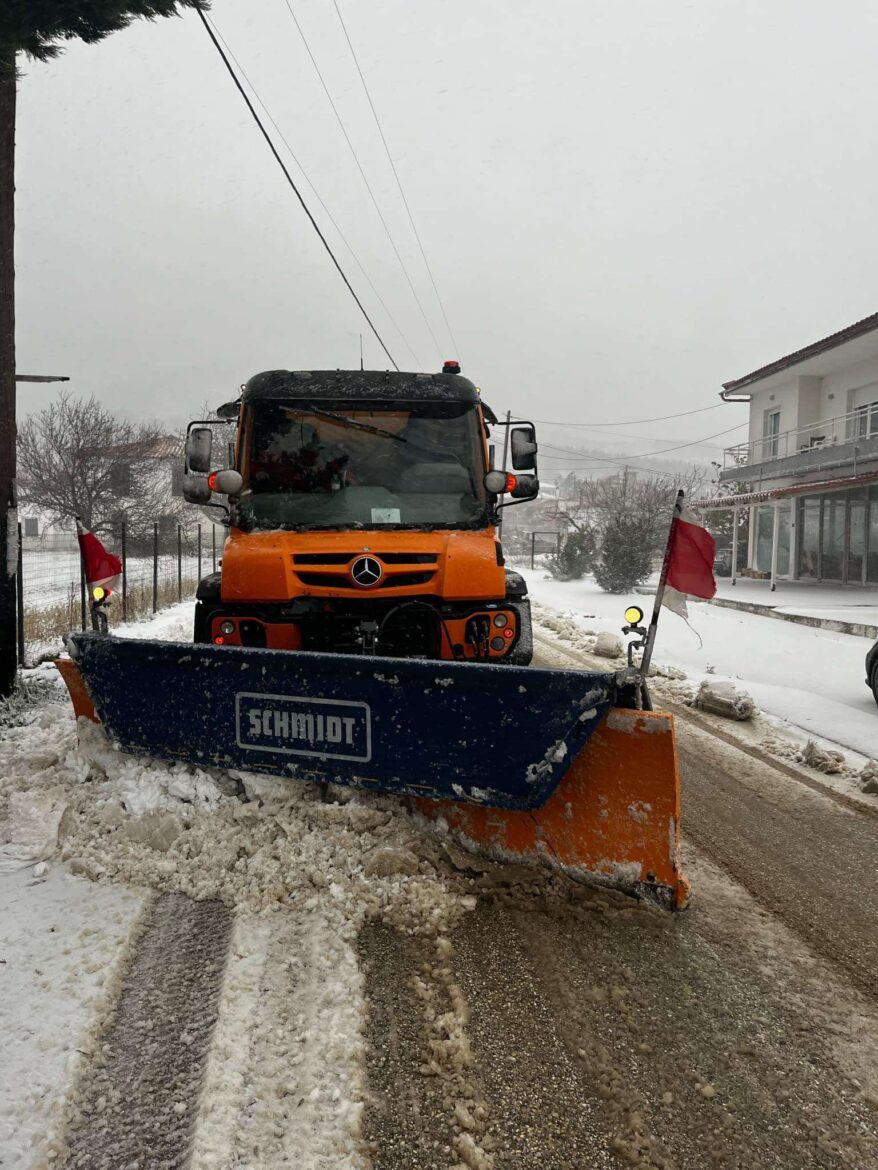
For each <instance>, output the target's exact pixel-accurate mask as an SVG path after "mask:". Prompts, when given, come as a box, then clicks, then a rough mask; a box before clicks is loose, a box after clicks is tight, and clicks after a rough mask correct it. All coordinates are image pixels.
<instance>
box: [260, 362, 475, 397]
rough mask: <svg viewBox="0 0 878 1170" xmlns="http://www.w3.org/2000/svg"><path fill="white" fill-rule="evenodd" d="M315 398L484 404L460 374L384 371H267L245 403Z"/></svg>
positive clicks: (470, 384) (473, 387)
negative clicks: (277, 399)
mask: <svg viewBox="0 0 878 1170" xmlns="http://www.w3.org/2000/svg"><path fill="white" fill-rule="evenodd" d="M272 398H275V399H276V398H283V399H289V398H301V399H304V400H307V401H313V400H314V399H315V398H335V399H344V398H350V399H351V400H360V401H362V400H363V399H368V398H374V399H376V401H384V402H388V401H390V402H395V401H403V402H404V401H409V402H480V401H481V399H480V398H479V392H478V390H476V388H475V386H474V385H473V383H472V382H470V380H469V379H468V378H463V377H461V376H460V374H404V373H397V372H396V371H382V370H266V371H265V373H262V374H254V375H253V377H252V378H251V379H250V380H249V382H247V384H246V385H245V386H244V402H258V401H262V400H265V399H272Z"/></svg>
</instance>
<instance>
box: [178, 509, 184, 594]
mask: <svg viewBox="0 0 878 1170" xmlns="http://www.w3.org/2000/svg"><path fill="white" fill-rule="evenodd" d="M177 600H178V601H182V600H183V526H182V524H178V525H177Z"/></svg>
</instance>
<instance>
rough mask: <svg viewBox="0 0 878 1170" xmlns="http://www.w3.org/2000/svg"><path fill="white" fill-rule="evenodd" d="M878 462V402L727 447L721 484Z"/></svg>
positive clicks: (852, 468) (855, 470) (851, 467)
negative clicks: (793, 428)
mask: <svg viewBox="0 0 878 1170" xmlns="http://www.w3.org/2000/svg"><path fill="white" fill-rule="evenodd" d="M875 463H878V407H876V406H875V405H874V404H872V405H870V406H869V407H866V408H864V407H860V408H859V409H858V410H852V411H850V412H849V413H848V414H839V415H836V416H835V418H826V419H821V420H820V421H819V422H815V423H808V424H807V426H801V427H797V428H796V429H795V430H791V431H782V432H781V433H780V434H777V435H767V436H765V437H764V438H762V439H755V440H754V441H753V442H751V443H739V444H738V446H736V447H726V449H725V451H724V452H723V469H722V471H721V472H720V475H719V479H720V483H730V482H734V481H737V480H744V481H746V482H748V483H755V482H761V481H762V480H770V479H783V478H785V477H787V476H789V477H798V476H801V475H806V474H811V473H814V472H824V471H834V470H838V469H849V470H850V473H851V474H852V475H855V474H856V473H857V471H858V469H859V468H860V467H861V465H863V464H866V465H872V464H875Z"/></svg>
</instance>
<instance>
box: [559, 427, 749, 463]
mask: <svg viewBox="0 0 878 1170" xmlns="http://www.w3.org/2000/svg"><path fill="white" fill-rule="evenodd" d="M744 426H747V424H746V423H738V424H737V426H734V427H727V428H726V429H725V430H724V431H716V432H715V433H714V434H712V435H705V436H704V438H703V439H692V440H690V441H689V442H688V443H678V444H677V446H676V447H664V448H662V449H661V450H659V451H641V452H639V453H638V454H637V455H631V456H629V458H628V459H627V460H625V462H627V463H630V462H631V460H632V459H649V458H651V457H652V456H654V455H669V454H670V453H671V452H672V451H682V450H683V449H684V448H685V447H700V446H701V445H702V444H703V443H706V442H707V441H708V439H718V438H719V436H720V435H728V434H729V433H730V432H731V431H739V430H740V429H741V427H744ZM541 447H542V448H544V449H545V448H548V450H550V451H562V452H564V454H566V455H584V456H585V458H586V459H591V458H595V459H597V458H598V457H597V456H594V457H592V456H591V455H588V454H587V453H586V452H585V451H577V450H575V449H574V448H573V447H558V446H555V445H554V444H553V443H542V444H541ZM598 461H599V462H601V461H602V460H598ZM607 462H608V463H613V462H616V463H618V462H619V461H618V460H613V459H608V460H607Z"/></svg>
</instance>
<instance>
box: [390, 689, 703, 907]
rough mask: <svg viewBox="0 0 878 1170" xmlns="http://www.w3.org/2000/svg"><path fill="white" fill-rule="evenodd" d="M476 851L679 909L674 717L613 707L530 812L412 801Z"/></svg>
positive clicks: (684, 886) (683, 886)
mask: <svg viewBox="0 0 878 1170" xmlns="http://www.w3.org/2000/svg"><path fill="white" fill-rule="evenodd" d="M413 804H414V806H415V807H416V808H417V809H418V811H419V812H420V813H422V814H423V815H424V816H426V817H429V818H431V819H437V818H440V817H441V818H442V819H444V820H445V821H446V822H447V824H448V826H449V828H450V829H451V830H452V832H453V833H454V834H455V836H457V837H458V838H459V839H460V840H461V841H462V843H463V844H465V845H466V846H468V847H469V848H470V849H472V850H473V851H474V852H477V853H481V854H487V855H488V856H494V857H497V858H503V859H506V860H510V861H542V862H545V863H546V864H549V865H552V866H555V867H557V868H559V869H562V870H564V871H566V872H568V873H570V874H571V876H574V877H576V876H581V877H582V878H587V879H588V880H589V881H591V882H596V883H598V884H605V885H607V886H612V887H614V888H617V889H620V890H624V891H625V892H627V893H632V894H636V895H638V896H640V897H643V898H646V899H649V900H651V901H654V902H657V903H658V904H659V905H661V906H663V907H665V908H666V909H670V910H681V909H683V908H684V907H685V905H686V903H687V902H688V899H689V882H688V880H687V879H686V877H685V876H684V874H683V871H682V868H681V865H680V774H679V768H678V765H677V750H676V744H675V741H674V719H673V716H672V715H668V714H665V713H663V712H658V711H629V710H623V709H622V708H619V707H614V708H612V709H611V710H610V712H609V713H608V715H607V717H606V719H605V720H604V722H603V724H602V726H601V727H599V728H598V729H597V730H596V731H595V733H594V734H593V735H592V737H591V739H590V740H589V741H588V743H587V744H586V745H585V747H584V748H583V749H582V750H581V751H580V753H579V755H578V756H576V758H575V759H574V760H573V762H572V763H571V765H570V768H569V769H568V771H567V772H566V774H565V775H564V777H563V779H562V780H561V783H560V784H559V785H558V787H557V788H556V789H555V792H554V793H553V794H552V796H550V797H549V799H548V800H547V801H546V803H545V804H544V805H543V806H542V808H539V809H536V810H535V811H533V812H510V811H507V810H505V809H495V808H486V807H483V806H477V805H468V804H457V803H454V802H452V801H432V800H424V799H418V800H415V801H414V802H413Z"/></svg>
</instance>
